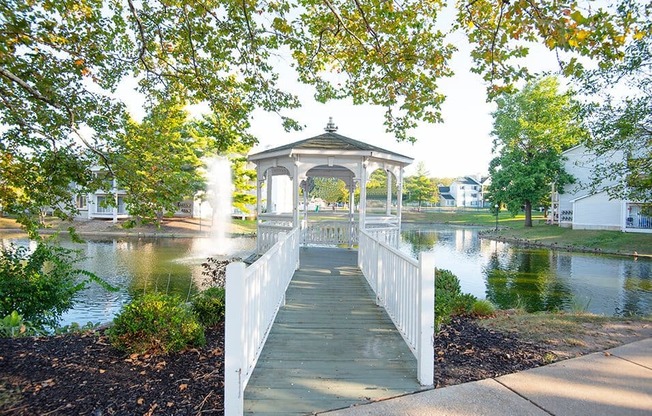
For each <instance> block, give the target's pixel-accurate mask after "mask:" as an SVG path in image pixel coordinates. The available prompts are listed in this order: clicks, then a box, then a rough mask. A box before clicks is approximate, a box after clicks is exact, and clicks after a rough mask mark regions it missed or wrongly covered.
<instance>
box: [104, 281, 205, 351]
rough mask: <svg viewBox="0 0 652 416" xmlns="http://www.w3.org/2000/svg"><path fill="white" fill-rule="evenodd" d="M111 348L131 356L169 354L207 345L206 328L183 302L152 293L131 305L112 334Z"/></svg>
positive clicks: (113, 328) (122, 314)
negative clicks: (137, 354) (134, 354)
mask: <svg viewBox="0 0 652 416" xmlns="http://www.w3.org/2000/svg"><path fill="white" fill-rule="evenodd" d="M108 334H109V339H110V340H111V344H112V345H113V346H114V347H116V348H117V349H119V350H122V351H126V352H128V353H145V352H149V353H153V354H156V353H163V354H165V353H169V352H176V351H181V350H183V349H185V348H187V347H189V346H201V345H204V343H205V342H206V338H205V335H204V328H203V327H202V325H201V324H200V323H199V321H198V320H197V317H196V316H195V314H194V313H193V312H192V311H191V309H190V307H189V306H187V305H185V304H183V303H182V302H181V301H180V299H178V298H176V297H172V296H169V295H164V294H160V293H150V294H147V295H144V296H143V297H141V298H139V299H136V300H133V301H132V302H130V303H129V304H127V305H126V306H125V307H124V308H123V310H122V311H121V312H120V314H118V316H117V317H116V318H115V319H114V321H113V327H112V328H110V329H109V330H108Z"/></svg>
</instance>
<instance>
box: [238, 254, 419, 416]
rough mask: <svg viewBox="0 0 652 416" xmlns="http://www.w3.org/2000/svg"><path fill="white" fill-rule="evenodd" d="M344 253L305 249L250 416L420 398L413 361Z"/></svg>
mask: <svg viewBox="0 0 652 416" xmlns="http://www.w3.org/2000/svg"><path fill="white" fill-rule="evenodd" d="M356 256H357V253H356V252H355V251H351V250H345V249H329V248H302V249H301V268H300V269H299V270H298V271H297V272H296V273H295V275H294V277H293V279H292V282H291V283H290V287H289V288H288V291H287V293H286V305H285V306H284V307H283V308H281V310H280V311H279V314H278V316H277V318H276V321H275V322H274V325H273V326H272V330H271V332H270V334H269V337H268V339H267V342H266V344H265V347H264V348H263V351H262V353H261V356H260V358H259V360H258V364H257V365H256V368H255V370H254V372H253V374H252V376H251V379H250V380H249V384H248V385H247V388H246V390H245V395H244V399H245V413H246V414H249V415H280V414H285V415H288V414H312V413H315V412H321V411H325V410H330V409H338V408H342V407H348V406H351V405H355V404H360V403H365V402H369V401H372V400H378V399H381V398H388V397H395V396H400V395H403V394H406V393H411V392H415V391H419V390H420V389H421V387H420V386H419V383H418V381H417V374H416V368H417V363H416V359H415V358H414V356H413V355H412V353H411V352H410V350H409V348H408V347H407V345H406V344H405V342H404V341H403V338H402V337H401V335H400V334H399V333H398V331H396V328H395V327H394V325H393V324H392V322H391V320H390V318H389V317H388V316H387V313H386V312H385V311H384V309H383V308H381V307H379V306H377V305H376V304H375V299H374V295H373V291H372V290H371V289H370V288H369V286H368V285H367V283H366V281H365V279H364V276H363V275H362V273H361V272H360V270H359V269H358V268H357V266H356V258H357V257H356Z"/></svg>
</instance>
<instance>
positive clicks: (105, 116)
mask: <svg viewBox="0 0 652 416" xmlns="http://www.w3.org/2000/svg"><path fill="white" fill-rule="evenodd" d="M440 8H441V5H440V4H439V2H430V1H426V2H421V1H408V2H406V3H404V4H397V3H394V2H375V1H374V2H372V3H361V2H357V1H356V2H354V3H351V2H342V3H339V2H337V1H328V2H321V1H316V0H309V1H307V2H303V3H302V4H301V5H300V6H298V5H297V4H296V3H294V2H291V1H289V0H281V1H277V2H264V1H260V2H259V1H253V2H244V3H243V2H240V1H233V0H206V1H203V2H163V1H160V0H143V1H139V2H135V1H133V0H127V1H126V2H118V1H115V0H61V1H56V2H52V1H38V0H36V1H28V2H24V1H18V0H10V1H7V2H3V4H2V5H1V6H0V13H1V16H0V45H1V46H0V100H1V101H2V106H0V124H2V125H4V126H5V128H4V129H3V131H2V133H1V134H2V141H1V143H2V148H1V149H0V150H2V152H3V154H8V155H9V157H10V158H11V160H12V162H11V165H10V167H11V169H12V172H11V173H12V175H11V178H12V179H17V178H20V177H22V176H23V175H22V174H23V173H25V174H30V172H32V171H33V172H34V173H33V174H34V175H37V176H38V177H39V178H42V179H43V180H41V181H36V182H33V183H35V184H36V185H38V186H24V185H25V184H24V183H23V182H21V181H20V180H18V179H17V181H16V183H15V184H12V188H13V189H14V190H15V191H16V192H17V193H19V194H22V200H21V199H20V198H17V197H16V194H15V193H12V194H7V195H5V194H3V195H1V196H0V198H1V199H2V201H0V204H2V205H3V207H7V208H8V210H10V211H12V212H14V213H19V212H21V210H22V211H24V208H26V207H29V206H31V205H35V203H38V204H40V203H41V202H42V203H43V204H45V205H56V203H57V202H61V201H56V200H55V199H61V200H65V199H71V198H68V197H70V196H71V195H70V190H68V189H67V185H68V183H70V182H73V181H74V182H76V183H79V184H82V185H85V183H84V182H83V181H82V178H80V177H79V176H84V175H85V176H86V177H88V176H90V175H89V174H88V173H89V171H90V170H89V167H90V165H91V164H95V163H97V159H98V158H99V160H100V162H101V163H102V164H103V165H104V166H105V168H106V169H107V170H108V171H111V170H112V169H113V167H112V165H111V163H112V161H113V159H112V158H111V157H109V156H110V154H109V153H110V151H111V149H114V148H115V143H116V142H118V143H119V142H120V141H121V137H123V136H124V135H126V134H127V130H128V129H130V128H132V127H130V124H129V122H128V120H129V117H128V111H127V108H126V105H125V102H123V101H121V99H120V98H118V97H117V96H116V94H115V91H116V89H117V88H118V87H119V86H120V85H122V84H124V82H125V81H128V80H130V79H133V80H136V81H137V82H138V91H139V92H140V93H141V94H142V95H143V96H144V99H145V102H146V105H147V106H148V107H150V108H152V107H155V106H157V105H160V104H162V103H163V102H165V101H179V102H181V101H187V103H188V104H196V103H202V102H204V103H207V104H208V106H209V107H210V109H211V111H212V112H213V113H214V114H215V115H216V116H217V118H218V119H220V120H221V121H222V122H223V123H224V124H225V125H226V126H229V127H230V128H234V129H236V131H237V133H239V134H241V135H245V134H246V132H245V130H242V127H243V126H245V125H246V124H247V122H248V120H250V118H251V114H252V111H254V110H255V109H257V108H261V109H263V110H266V111H269V112H275V113H279V114H281V120H282V122H283V124H284V126H285V127H286V128H287V129H296V128H298V127H299V124H298V123H297V122H296V121H294V120H292V119H290V118H288V117H286V116H284V115H283V110H284V109H290V108H295V107H297V106H298V105H299V102H298V100H297V98H296V97H295V96H294V95H292V94H291V93H289V92H287V91H284V90H283V89H281V88H280V87H279V74H278V72H277V71H278V70H277V69H275V68H274V64H275V63H276V62H277V61H278V56H279V54H284V55H286V56H287V57H288V59H290V60H293V61H294V64H295V68H296V71H297V73H298V77H299V79H300V81H302V82H304V83H306V84H310V85H313V86H314V87H315V88H316V98H317V99H318V100H320V101H326V100H329V99H336V98H344V97H351V98H352V99H353V101H354V102H355V103H356V104H360V103H372V104H376V105H380V106H384V107H385V108H386V109H387V111H386V125H387V128H388V130H389V131H393V132H395V133H396V135H397V137H398V138H400V139H408V140H410V139H412V138H411V137H410V136H409V134H408V133H407V130H408V129H409V128H411V127H413V126H415V125H416V121H417V120H420V119H424V120H428V121H438V120H440V113H439V106H440V104H441V102H442V101H443V96H442V95H441V93H439V92H438V91H437V88H436V87H437V84H436V80H437V79H439V78H440V77H442V76H447V75H450V70H449V69H448V59H449V57H450V55H451V53H452V51H453V49H454V48H453V47H452V46H450V45H446V44H445V43H444V34H443V33H442V32H441V31H439V30H436V29H435V27H434V25H435V18H436V16H437V14H438V11H439V10H440ZM327 68H328V71H326V69H327ZM128 99H130V98H128ZM84 149H90V151H91V152H93V153H94V157H93V158H90V157H88V156H83V153H84ZM38 158H40V159H43V160H46V161H49V162H51V164H52V165H55V166H70V167H74V169H71V170H70V171H68V170H61V171H60V172H57V175H56V177H57V179H58V180H59V181H60V182H61V183H52V181H51V180H49V181H48V179H51V178H49V177H48V176H49V175H50V174H51V171H47V170H45V168H44V167H43V164H42V163H39V161H37V160H36V159H38ZM1 167H2V168H3V171H2V172H0V176H3V177H5V175H6V172H5V163H3V165H2V166H1ZM14 172H16V173H17V174H13V173H14ZM68 172H70V173H68ZM26 176H28V175H26ZM53 194H55V195H53ZM59 196H61V198H59ZM21 201H23V202H21ZM68 208H70V209H67V210H61V211H60V212H59V214H61V216H66V215H68V214H70V213H71V212H72V211H73V210H72V207H68ZM30 218H31V219H33V217H30V216H29V215H27V214H26V215H25V218H21V220H23V222H27V221H28V220H29V219H30Z"/></svg>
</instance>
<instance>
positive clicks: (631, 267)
mask: <svg viewBox="0 0 652 416" xmlns="http://www.w3.org/2000/svg"><path fill="white" fill-rule="evenodd" d="M479 231H480V229H479V228H468V227H464V228H462V227H460V228H453V227H449V226H429V227H428V228H427V229H424V228H423V227H422V226H419V227H418V228H416V227H414V226H410V225H407V226H406V227H404V230H403V232H402V235H401V239H402V241H401V246H400V249H401V250H402V251H403V252H405V253H408V254H410V255H412V256H414V257H416V256H417V255H418V253H419V252H420V251H431V252H434V253H435V265H436V267H438V268H442V269H448V270H450V271H452V272H453V273H454V274H455V275H457V276H458V277H459V279H460V284H461V286H462V291H463V292H466V293H471V294H473V295H475V296H477V297H478V298H481V299H488V300H490V301H491V302H493V303H494V304H495V305H497V306H498V307H499V308H504V309H507V308H512V307H517V306H518V307H523V308H525V309H526V310H528V311H530V312H533V311H544V310H546V311H555V310H568V311H570V310H575V311H578V310H579V311H588V312H593V313H597V314H603V315H614V316H618V315H619V316H627V315H640V314H644V315H649V314H652V259H645V258H638V259H634V258H631V257H622V256H607V255H595V254H587V253H569V252H561V251H553V250H548V249H529V248H520V247H516V246H513V245H510V244H507V243H501V242H497V241H491V240H486V239H480V238H478V232H479Z"/></svg>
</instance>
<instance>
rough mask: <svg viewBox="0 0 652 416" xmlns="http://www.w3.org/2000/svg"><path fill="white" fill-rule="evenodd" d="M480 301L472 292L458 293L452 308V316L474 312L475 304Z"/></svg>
mask: <svg viewBox="0 0 652 416" xmlns="http://www.w3.org/2000/svg"><path fill="white" fill-rule="evenodd" d="M477 301H478V298H476V297H475V296H473V295H471V294H470V293H464V294H460V295H457V296H456V297H455V299H453V305H452V308H451V315H452V316H468V315H472V314H473V305H475V303H476V302H477Z"/></svg>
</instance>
